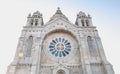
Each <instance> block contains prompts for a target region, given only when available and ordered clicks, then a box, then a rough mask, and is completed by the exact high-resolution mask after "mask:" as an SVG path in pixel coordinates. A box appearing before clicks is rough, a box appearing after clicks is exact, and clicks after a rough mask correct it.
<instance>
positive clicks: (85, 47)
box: [7, 8, 114, 74]
mask: <svg viewBox="0 0 120 74" xmlns="http://www.w3.org/2000/svg"><path fill="white" fill-rule="evenodd" d="M7 74H114V71H113V68H112V65H111V64H110V63H109V62H108V61H107V59H106V56H105V53H104V49H103V47H102V43H101V40H100V37H99V35H98V31H97V29H96V27H95V26H93V24H92V18H91V16H90V15H86V14H85V13H84V12H79V13H78V14H77V18H76V22H75V24H73V23H71V22H70V21H69V20H68V18H67V17H66V16H65V15H64V14H63V13H62V12H61V10H60V9H59V8H58V10H57V11H56V13H55V14H54V15H53V16H52V17H51V18H50V20H49V21H48V22H47V23H45V24H44V23H43V17H42V14H41V13H40V12H39V11H36V12H35V13H33V14H32V15H31V14H29V15H28V17H27V24H26V26H24V28H23V30H22V33H21V36H20V38H19V42H18V46H17V50H16V54H15V58H14V60H13V62H12V63H11V64H10V65H9V66H8V70H7Z"/></svg>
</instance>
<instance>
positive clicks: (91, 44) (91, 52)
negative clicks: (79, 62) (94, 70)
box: [87, 36, 95, 57]
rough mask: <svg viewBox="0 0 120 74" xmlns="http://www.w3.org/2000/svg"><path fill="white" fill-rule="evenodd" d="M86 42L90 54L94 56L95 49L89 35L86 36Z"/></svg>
mask: <svg viewBox="0 0 120 74" xmlns="http://www.w3.org/2000/svg"><path fill="white" fill-rule="evenodd" d="M87 42H88V47H89V52H90V56H92V57H94V56H95V50H94V45H93V40H92V38H91V37H90V36H88V37H87Z"/></svg>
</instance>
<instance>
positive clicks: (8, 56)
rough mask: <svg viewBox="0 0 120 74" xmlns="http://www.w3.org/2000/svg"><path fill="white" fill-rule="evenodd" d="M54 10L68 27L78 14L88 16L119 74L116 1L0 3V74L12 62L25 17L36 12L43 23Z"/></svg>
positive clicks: (13, 0)
mask: <svg viewBox="0 0 120 74" xmlns="http://www.w3.org/2000/svg"><path fill="white" fill-rule="evenodd" d="M57 7H60V8H61V10H62V12H63V13H64V14H65V15H66V16H67V17H68V19H69V20H70V21H71V22H72V23H74V22H75V19H76V15H77V13H78V12H79V11H83V12H85V13H87V14H88V13H89V14H90V15H91V16H92V18H93V25H94V26H97V29H98V32H99V35H100V37H101V40H102V43H103V47H104V50H105V53H106V56H107V59H108V61H109V62H110V63H111V64H112V65H113V67H114V71H115V73H116V74H120V59H117V58H119V56H120V39H119V38H120V0H0V20H1V21H0V23H1V24H0V34H1V38H0V44H1V46H0V59H1V60H0V74H5V73H6V71H7V66H8V65H9V64H10V63H11V62H12V61H13V58H14V55H15V51H16V47H17V43H18V39H19V36H20V34H21V30H22V27H23V26H25V25H26V17H27V15H28V14H29V13H30V12H31V13H33V12H34V11H36V10H39V11H40V12H41V13H42V14H43V18H44V22H47V21H48V20H49V18H50V17H51V16H52V15H53V14H54V13H55V11H56V9H57Z"/></svg>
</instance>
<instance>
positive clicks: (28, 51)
mask: <svg viewBox="0 0 120 74" xmlns="http://www.w3.org/2000/svg"><path fill="white" fill-rule="evenodd" d="M32 44H33V37H32V36H30V37H29V38H28V40H27V42H26V57H30V56H31V49H32Z"/></svg>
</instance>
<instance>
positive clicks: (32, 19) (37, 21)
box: [27, 11, 43, 26]
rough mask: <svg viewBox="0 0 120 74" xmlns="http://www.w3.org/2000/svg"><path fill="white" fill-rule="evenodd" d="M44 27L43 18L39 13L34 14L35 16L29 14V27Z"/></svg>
mask: <svg viewBox="0 0 120 74" xmlns="http://www.w3.org/2000/svg"><path fill="white" fill-rule="evenodd" d="M42 25H43V17H42V14H41V13H40V12H39V11H36V12H34V13H33V15H31V14H29V15H28V17H27V26H42Z"/></svg>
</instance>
